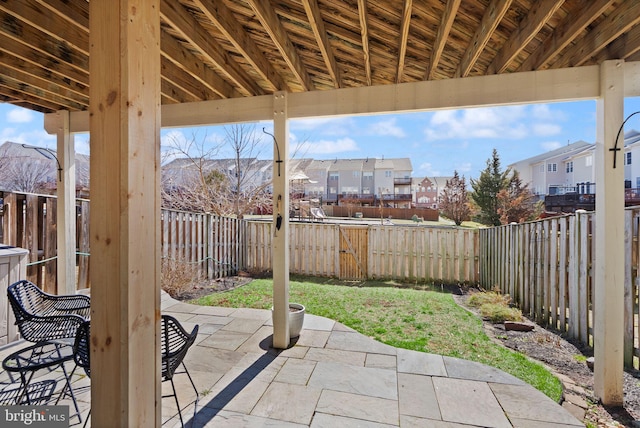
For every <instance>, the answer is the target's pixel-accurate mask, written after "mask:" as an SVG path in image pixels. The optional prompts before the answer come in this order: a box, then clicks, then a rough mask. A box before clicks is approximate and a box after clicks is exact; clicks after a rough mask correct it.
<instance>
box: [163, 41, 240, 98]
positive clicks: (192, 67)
mask: <svg viewBox="0 0 640 428" xmlns="http://www.w3.org/2000/svg"><path fill="white" fill-rule="evenodd" d="M160 44H161V46H162V55H163V56H165V57H166V58H167V59H169V60H171V61H172V62H173V63H174V64H175V65H176V66H178V67H179V68H182V69H183V70H185V71H187V72H188V73H190V74H191V75H192V77H193V78H194V79H197V80H199V81H200V82H201V83H202V84H203V85H205V86H206V87H208V88H209V89H211V90H213V91H214V92H215V93H217V94H218V95H220V96H221V97H222V98H231V97H234V96H237V94H236V93H235V90H234V89H233V87H232V86H231V85H230V84H229V83H227V82H226V81H225V80H224V79H223V78H222V77H220V76H218V75H217V74H216V73H214V72H213V70H211V69H210V68H208V67H206V66H203V64H202V61H200V59H198V58H197V57H196V56H195V55H194V54H192V53H191V52H189V51H188V50H187V49H186V48H184V47H183V46H182V45H181V44H180V42H178V41H177V40H176V39H174V38H173V37H172V36H171V35H169V34H167V33H166V32H164V31H161V34H160Z"/></svg>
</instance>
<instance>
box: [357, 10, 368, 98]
mask: <svg viewBox="0 0 640 428" xmlns="http://www.w3.org/2000/svg"><path fill="white" fill-rule="evenodd" d="M358 18H359V19H360V36H361V38H362V55H363V56H364V75H365V78H366V79H367V86H371V54H370V53H369V18H368V14H367V0H358Z"/></svg>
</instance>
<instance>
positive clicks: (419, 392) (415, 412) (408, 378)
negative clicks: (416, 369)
mask: <svg viewBox="0 0 640 428" xmlns="http://www.w3.org/2000/svg"><path fill="white" fill-rule="evenodd" d="M398 394H399V396H400V400H399V401H400V414H401V415H407V416H417V417H420V418H425V419H436V420H441V419H442V416H441V415H440V406H439V404H438V399H437V397H436V391H435V389H434V387H433V381H432V379H431V376H424V375H415V374H408V373H398Z"/></svg>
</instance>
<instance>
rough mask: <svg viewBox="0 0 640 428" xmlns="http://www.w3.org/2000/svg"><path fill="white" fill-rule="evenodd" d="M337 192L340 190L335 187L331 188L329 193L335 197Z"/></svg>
mask: <svg viewBox="0 0 640 428" xmlns="http://www.w3.org/2000/svg"><path fill="white" fill-rule="evenodd" d="M337 191H338V189H336V188H335V187H329V193H330V194H332V195H335V194H336V192H337Z"/></svg>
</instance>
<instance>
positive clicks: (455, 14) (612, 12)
mask: <svg viewBox="0 0 640 428" xmlns="http://www.w3.org/2000/svg"><path fill="white" fill-rule="evenodd" d="M160 11H161V22H162V31H161V51H162V58H161V67H162V72H161V73H162V80H161V92H162V103H163V104H177V103H185V102H196V101H203V100H215V99H223V98H237V97H250V96H258V95H267V94H271V93H274V92H276V91H288V92H294V93H295V92H304V91H323V90H329V89H335V88H351V87H364V86H380V85H389V84H395V83H404V82H417V81H423V80H442V79H452V78H456V77H466V76H478V75H491V74H501V73H514V72H519V71H531V70H544V69H555V68H566V67H576V66H582V65H591V64H598V63H600V62H602V61H604V60H607V59H626V60H629V61H633V60H638V59H640V54H639V53H638V51H639V50H640V26H639V25H638V22H640V2H638V1H636V0H626V1H612V0H606V1H603V0H567V1H561V0H559V1H536V0H477V1H464V2H462V1H461V0H446V1H445V0H416V1H411V0H404V1H397V0H376V1H367V0H343V1H339V2H336V1H333V0H286V1H281V0H278V1H275V0H270V1H264V0H186V1H185V0H181V1H172V0H162V1H161V7H160ZM0 21H1V25H0V101H3V102H7V103H12V104H15V105H18V106H22V107H26V108H28V109H32V110H36V111H40V112H45V113H50V112H54V111H58V110H69V111H72V112H73V111H83V110H88V107H89V84H90V78H89V3H88V2H87V1H85V0H71V1H69V0H19V1H18V0H9V1H4V2H0Z"/></svg>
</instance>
